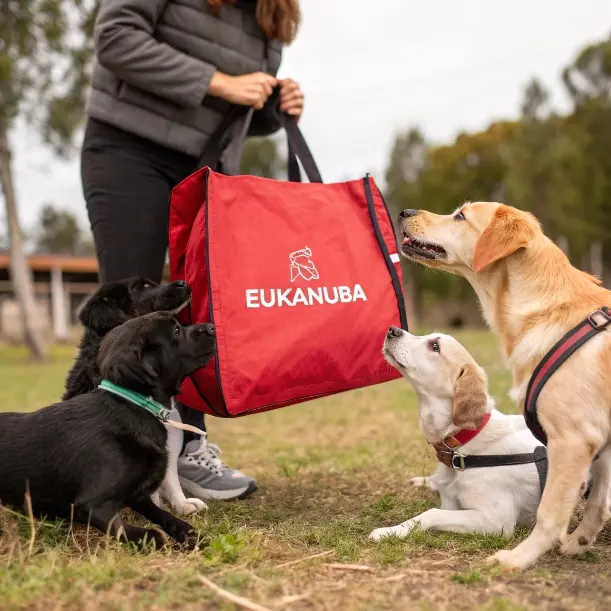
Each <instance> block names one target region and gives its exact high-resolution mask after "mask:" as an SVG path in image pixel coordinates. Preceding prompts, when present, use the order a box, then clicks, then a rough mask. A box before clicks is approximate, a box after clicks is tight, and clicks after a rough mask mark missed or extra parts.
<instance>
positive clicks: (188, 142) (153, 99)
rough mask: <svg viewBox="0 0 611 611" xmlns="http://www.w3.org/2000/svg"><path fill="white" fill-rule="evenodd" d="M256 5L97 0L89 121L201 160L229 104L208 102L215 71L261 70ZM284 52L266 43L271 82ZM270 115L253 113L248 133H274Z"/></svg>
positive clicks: (261, 45) (274, 43) (262, 44)
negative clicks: (217, 7) (214, 8)
mask: <svg viewBox="0 0 611 611" xmlns="http://www.w3.org/2000/svg"><path fill="white" fill-rule="evenodd" d="M255 9H256V2H254V1H250V2H249V1H247V0H241V1H238V2H237V3H236V4H235V5H223V7H222V8H221V10H220V12H219V14H218V15H215V14H214V13H213V12H212V10H211V9H210V6H209V5H208V2H207V1H206V0H102V5H101V8H100V13H99V16H98V19H97V22H96V26H95V50H96V62H95V64H94V68H93V78H92V90H91V93H90V97H89V103H88V109H87V110H88V114H89V116H90V117H93V118H94V119H98V120H100V121H104V122H106V123H110V124H111V125H113V126H115V127H118V128H120V129H123V130H126V131H128V132H131V133H134V134H136V135H138V136H141V137H144V138H148V139H149V140H152V141H153V142H156V143H157V144H161V145H163V146H167V147H168V148H171V149H173V150H176V151H180V152H183V153H187V154H189V155H193V156H196V157H199V156H200V155H201V153H202V152H203V150H204V148H205V147H206V145H207V143H208V139H209V138H210V135H211V134H212V133H213V132H214V130H215V129H216V128H217V127H218V126H219V124H220V122H221V120H222V118H223V116H224V115H225V114H226V113H227V112H229V111H230V110H231V104H229V103H228V102H226V101H224V100H222V99H220V98H215V97H212V96H209V95H206V93H207V91H208V86H209V83H210V79H211V78H212V75H213V74H214V72H215V71H216V70H217V69H218V70H220V71H221V72H224V73H226V74H230V75H234V76H235V75H241V74H248V73H250V72H257V71H259V70H260V69H261V67H262V65H263V59H264V51H265V38H264V34H263V32H262V30H261V28H260V27H259V25H258V24H257V21H256V17H255ZM281 53H282V45H281V43H279V42H277V41H270V42H269V44H268V60H267V66H266V71H267V72H269V73H270V74H273V75H275V74H276V72H277V70H278V67H279V65H280V59H281ZM278 127H279V126H278V124H277V122H276V121H275V120H274V119H273V116H272V113H271V112H269V109H267V108H264V109H263V110H262V111H259V112H255V113H254V115H253V119H252V123H251V127H250V132H249V133H250V134H251V135H266V134H270V133H272V132H274V131H276V129H278Z"/></svg>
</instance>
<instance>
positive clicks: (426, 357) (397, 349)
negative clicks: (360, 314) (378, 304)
mask: <svg viewBox="0 0 611 611" xmlns="http://www.w3.org/2000/svg"><path fill="white" fill-rule="evenodd" d="M383 353H384V357H385V358H386V360H387V361H388V362H389V363H390V364H391V365H392V366H393V367H395V368H396V369H397V370H398V371H399V372H400V373H401V374H402V375H403V377H405V378H406V379H407V380H408V382H409V383H410V384H411V385H412V386H413V387H414V389H415V390H416V392H417V393H418V395H419V396H420V398H421V402H422V400H423V399H424V400H425V401H426V404H427V409H429V410H430V409H433V410H434V411H435V413H431V414H427V416H428V417H430V419H431V420H434V428H435V429H436V430H437V431H440V430H444V429H446V428H452V427H458V428H460V429H476V428H478V427H479V426H481V424H482V419H483V417H484V415H485V414H486V412H487V411H488V390H487V386H488V384H487V380H486V374H485V372H484V370H483V369H482V368H481V367H479V366H478V365H477V363H476V362H475V360H474V359H473V357H472V356H471V355H470V354H469V352H468V351H467V350H466V348H464V346H462V344H460V342H458V341H457V340H456V339H454V338H453V337H451V336H450V335H443V334H442V333H432V334H431V335H424V336H421V337H419V336H417V335H412V334H411V333H408V332H407V331H403V330H402V329H399V328H397V327H391V328H390V329H389V330H388V333H387V334H386V339H385V340H384V349H383ZM421 407H422V406H421ZM422 416H423V414H421V418H422Z"/></svg>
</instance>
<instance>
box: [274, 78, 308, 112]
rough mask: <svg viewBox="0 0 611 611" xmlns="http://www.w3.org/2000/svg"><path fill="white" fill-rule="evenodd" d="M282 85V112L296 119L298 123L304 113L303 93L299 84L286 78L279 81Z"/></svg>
mask: <svg viewBox="0 0 611 611" xmlns="http://www.w3.org/2000/svg"><path fill="white" fill-rule="evenodd" d="M278 84H279V85H280V110H281V111H283V112H285V113H287V114H289V115H291V116H292V117H295V119H296V120H297V121H299V118H300V117H301V114H302V113H303V93H302V92H301V89H300V88H299V83H296V82H295V81H294V80H293V79H290V78H285V79H281V80H280V81H278Z"/></svg>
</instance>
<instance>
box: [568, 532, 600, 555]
mask: <svg viewBox="0 0 611 611" xmlns="http://www.w3.org/2000/svg"><path fill="white" fill-rule="evenodd" d="M578 531H579V528H577V530H576V531H575V532H574V533H572V534H570V535H569V536H568V537H567V538H566V539H565V540H564V541H563V542H562V545H560V553H561V554H564V555H565V556H578V555H579V554H583V553H584V552H587V551H588V550H589V549H590V548H591V547H592V545H594V541H596V537H586V536H584V535H582V534H580V533H579V532H578Z"/></svg>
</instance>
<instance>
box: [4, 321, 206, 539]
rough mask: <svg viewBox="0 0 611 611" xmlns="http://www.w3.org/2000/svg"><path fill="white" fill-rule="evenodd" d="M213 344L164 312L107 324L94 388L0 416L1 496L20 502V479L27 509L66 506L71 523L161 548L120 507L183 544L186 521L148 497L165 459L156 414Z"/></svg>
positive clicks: (52, 513) (152, 533) (151, 532)
mask: <svg viewBox="0 0 611 611" xmlns="http://www.w3.org/2000/svg"><path fill="white" fill-rule="evenodd" d="M215 346H216V341H215V337H214V327H213V326H212V325H209V324H201V325H193V326H190V327H182V326H181V325H180V324H179V323H178V321H177V320H176V318H175V317H174V316H173V315H172V314H170V313H167V312H157V313H154V314H148V315H145V316H141V317H139V318H135V319H133V320H130V321H128V322H126V323H125V324H123V325H121V326H119V327H117V328H116V329H113V330H112V331H111V332H110V333H108V334H107V336H106V337H105V338H104V339H103V340H102V343H101V346H100V351H99V355H98V364H99V369H100V372H101V375H102V377H103V378H104V379H103V382H102V386H103V388H98V389H96V390H93V391H92V392H89V393H86V394H83V395H79V396H77V397H74V398H72V399H69V400H68V401H63V402H62V403H57V404H55V405H51V406H50V407H46V408H43V409H41V410H39V411H37V412H34V413H31V414H20V413H3V414H0V499H1V500H2V502H3V503H5V504H8V505H14V506H15V505H16V506H20V505H23V501H24V494H25V491H26V482H28V483H29V489H30V493H31V498H32V506H33V509H34V511H35V513H36V514H37V515H47V516H49V517H61V518H69V517H70V515H71V505H74V518H75V519H76V520H77V521H79V522H83V523H87V522H88V521H89V522H90V523H91V524H92V525H93V526H94V527H96V528H98V529H99V530H101V531H103V532H109V533H110V534H112V535H113V536H117V537H118V538H120V539H122V540H125V541H135V542H141V541H143V540H144V539H145V538H146V539H148V540H151V539H152V540H154V541H155V542H156V544H157V546H161V545H162V544H163V537H162V535H161V533H159V531H157V530H155V529H146V528H139V527H136V526H132V525H129V524H126V523H124V522H123V521H122V520H121V519H120V518H119V517H118V515H117V514H118V512H119V511H120V509H121V508H123V507H125V506H128V507H131V508H132V509H133V510H135V511H137V512H138V513H140V514H141V515H143V516H144V517H145V518H147V519H149V520H151V521H152V522H154V523H155V524H158V525H159V526H161V527H162V528H163V530H165V531H166V532H167V533H168V534H169V535H170V536H171V537H173V538H174V539H176V540H178V541H181V542H185V541H187V540H188V538H189V535H190V534H191V533H192V532H193V531H192V530H191V527H190V526H189V524H187V523H186V522H183V521H182V520H179V519H178V518H175V517H174V516H173V515H172V514H170V513H168V512H166V511H163V510H162V509H160V508H159V507H157V506H156V505H155V504H154V503H153V502H152V501H151V499H150V497H151V495H152V494H153V493H154V492H155V491H156V490H157V489H158V488H159V486H160V484H161V482H162V480H163V478H164V476H165V473H166V468H167V462H168V453H167V449H166V439H167V432H166V428H165V426H164V424H163V422H162V419H161V418H163V417H164V416H165V415H166V412H165V411H164V410H168V411H169V409H170V399H171V397H172V396H174V395H175V394H177V392H178V389H179V388H180V384H181V382H182V381H183V380H184V378H185V377H186V376H188V375H189V374H191V373H192V372H194V371H195V370H197V369H199V368H201V367H203V366H204V365H205V364H206V363H207V362H208V361H209V359H210V358H211V357H212V355H213V352H214V349H215ZM155 414H157V415H155ZM159 416H161V418H160V417H159Z"/></svg>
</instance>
